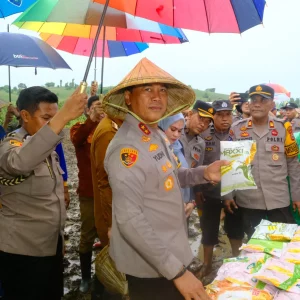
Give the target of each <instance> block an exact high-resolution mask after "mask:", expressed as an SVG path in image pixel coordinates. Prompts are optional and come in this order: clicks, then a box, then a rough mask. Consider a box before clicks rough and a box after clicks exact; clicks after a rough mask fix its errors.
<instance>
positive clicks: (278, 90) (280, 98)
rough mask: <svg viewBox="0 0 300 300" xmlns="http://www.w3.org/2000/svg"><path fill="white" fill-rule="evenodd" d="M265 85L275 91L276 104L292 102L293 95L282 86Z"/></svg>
mask: <svg viewBox="0 0 300 300" xmlns="http://www.w3.org/2000/svg"><path fill="white" fill-rule="evenodd" d="M265 85H268V86H270V87H271V88H273V89H274V92H275V94H274V101H275V103H276V104H280V103H286V102H288V101H290V97H291V93H290V92H288V91H287V90H286V89H285V88H284V87H283V86H282V85H280V84H277V83H265Z"/></svg>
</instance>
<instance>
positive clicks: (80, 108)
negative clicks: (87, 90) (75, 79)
mask: <svg viewBox="0 0 300 300" xmlns="http://www.w3.org/2000/svg"><path fill="white" fill-rule="evenodd" d="M87 100H88V96H87V94H81V93H80V86H78V88H77V89H76V90H75V92H74V93H73V94H72V95H71V96H70V97H69V98H68V99H67V100H66V102H65V103H64V105H63V107H62V108H61V110H60V112H59V113H60V117H62V118H63V119H64V120H65V123H68V122H69V121H72V120H75V119H76V118H78V117H80V116H81V115H82V114H83V113H84V110H85V107H86V105H87Z"/></svg>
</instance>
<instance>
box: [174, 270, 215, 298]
mask: <svg viewBox="0 0 300 300" xmlns="http://www.w3.org/2000/svg"><path fill="white" fill-rule="evenodd" d="M174 284H175V286H176V288H177V289H178V291H179V292H180V293H181V295H182V296H183V297H184V299H185V300H192V299H193V300H209V299H210V297H209V296H208V295H207V294H206V292H205V290H204V287H203V285H202V283H201V281H200V280H198V279H197V278H196V277H195V276H194V275H193V274H192V273H191V272H190V271H186V272H185V273H184V274H183V275H182V276H181V277H179V278H177V279H175V280H174Z"/></svg>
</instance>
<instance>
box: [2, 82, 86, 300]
mask: <svg viewBox="0 0 300 300" xmlns="http://www.w3.org/2000/svg"><path fill="white" fill-rule="evenodd" d="M79 91H80V89H79V88H78V89H77V90H76V91H75V92H74V94H73V95H72V96H71V97H70V98H69V99H68V100H66V102H65V104H64V106H63V107H62V109H61V110H60V111H58V104H57V103H58V98H57V96H56V95H55V94H54V93H52V92H50V91H49V90H47V89H45V88H43V87H31V88H27V89H24V90H22V91H21V93H20V95H19V97H18V100H17V107H18V110H19V111H20V116H21V118H22V127H21V128H20V129H18V130H16V131H15V132H12V133H10V134H8V135H7V137H6V138H5V139H4V140H3V141H2V143H1V144H0V184H1V196H0V198H1V203H2V208H1V210H0V266H1V267H0V281H1V282H2V284H3V289H4V297H5V299H30V300H40V299H45V300H60V299H61V297H62V294H63V267H62V256H63V240H62V239H63V231H64V224H65V219H66V209H65V199H64V187H63V178H62V174H63V170H62V169H61V167H60V164H59V159H58V156H57V154H56V152H55V151H54V149H55V147H56V146H57V144H59V143H60V142H61V141H62V139H63V137H64V135H63V132H62V130H63V128H64V126H65V125H66V124H67V123H68V122H69V121H71V120H73V119H76V118H77V117H79V116H80V115H81V114H82V113H83V111H84V108H85V106H86V102H87V95H86V94H80V93H79Z"/></svg>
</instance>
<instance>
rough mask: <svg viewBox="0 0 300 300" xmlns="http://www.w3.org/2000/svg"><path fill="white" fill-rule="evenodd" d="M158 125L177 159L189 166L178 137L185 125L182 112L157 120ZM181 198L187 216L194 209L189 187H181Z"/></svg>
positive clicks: (186, 166)
mask: <svg viewBox="0 0 300 300" xmlns="http://www.w3.org/2000/svg"><path fill="white" fill-rule="evenodd" d="M158 125H159V127H160V128H161V129H162V130H163V131H164V132H165V134H166V136H167V138H168V140H169V142H170V144H171V147H172V149H173V151H174V154H175V155H176V156H177V158H178V159H179V161H180V163H181V166H182V167H184V168H189V166H188V163H187V161H186V159H185V157H184V150H183V146H182V144H181V142H180V140H179V139H180V137H181V135H182V133H183V130H184V126H185V119H184V116H183V114H182V113H179V114H176V115H174V116H170V117H168V118H166V119H164V120H162V121H160V122H159V124H158ZM181 192H182V198H183V201H184V204H185V205H184V206H185V214H186V217H187V218H188V217H189V216H190V214H191V213H192V211H193V209H194V203H193V202H192V200H191V189H190V188H182V189H181Z"/></svg>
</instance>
